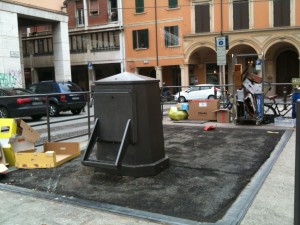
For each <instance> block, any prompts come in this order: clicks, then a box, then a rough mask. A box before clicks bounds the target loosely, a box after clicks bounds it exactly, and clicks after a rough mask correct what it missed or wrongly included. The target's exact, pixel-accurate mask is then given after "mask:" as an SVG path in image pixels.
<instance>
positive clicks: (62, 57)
mask: <svg viewBox="0 0 300 225" xmlns="http://www.w3.org/2000/svg"><path fill="white" fill-rule="evenodd" d="M53 52H54V56H53V63H54V70H55V80H57V81H67V80H72V76H71V64H70V48H69V33H68V23H67V22H59V23H56V24H53Z"/></svg>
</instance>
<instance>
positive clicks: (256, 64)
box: [255, 59, 262, 71]
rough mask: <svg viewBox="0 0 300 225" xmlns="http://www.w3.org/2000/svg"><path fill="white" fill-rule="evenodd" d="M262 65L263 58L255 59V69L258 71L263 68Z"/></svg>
mask: <svg viewBox="0 0 300 225" xmlns="http://www.w3.org/2000/svg"><path fill="white" fill-rule="evenodd" d="M261 65H262V60H261V59H258V60H256V61H255V69H256V70H257V71H260V70H261Z"/></svg>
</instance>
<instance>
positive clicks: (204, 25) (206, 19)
mask: <svg viewBox="0 0 300 225" xmlns="http://www.w3.org/2000/svg"><path fill="white" fill-rule="evenodd" d="M195 20H196V21H195V22H196V29H195V30H196V33H201V32H209V31H210V16H209V4H201V5H196V6H195Z"/></svg>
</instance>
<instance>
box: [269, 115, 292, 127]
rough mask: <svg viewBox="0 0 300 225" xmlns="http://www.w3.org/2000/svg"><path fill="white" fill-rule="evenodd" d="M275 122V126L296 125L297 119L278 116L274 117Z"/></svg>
mask: <svg viewBox="0 0 300 225" xmlns="http://www.w3.org/2000/svg"><path fill="white" fill-rule="evenodd" d="M274 124H275V126H281V127H295V126H296V119H291V118H284V117H276V118H275V119H274Z"/></svg>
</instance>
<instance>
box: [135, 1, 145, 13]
mask: <svg viewBox="0 0 300 225" xmlns="http://www.w3.org/2000/svg"><path fill="white" fill-rule="evenodd" d="M135 12H136V13H142V12H144V0H135Z"/></svg>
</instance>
